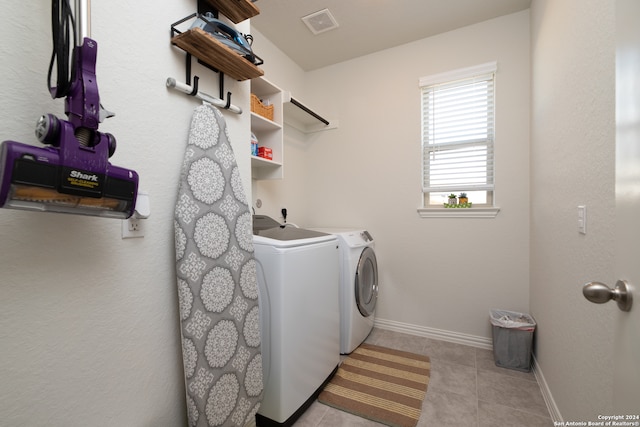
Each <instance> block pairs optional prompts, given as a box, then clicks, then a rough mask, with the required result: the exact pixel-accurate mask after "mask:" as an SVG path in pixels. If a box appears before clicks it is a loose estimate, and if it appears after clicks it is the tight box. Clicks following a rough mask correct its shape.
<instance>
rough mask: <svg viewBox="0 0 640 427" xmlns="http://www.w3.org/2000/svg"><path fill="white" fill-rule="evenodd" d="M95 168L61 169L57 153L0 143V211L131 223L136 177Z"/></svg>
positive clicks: (87, 165) (116, 169) (109, 167)
mask: <svg viewBox="0 0 640 427" xmlns="http://www.w3.org/2000/svg"><path fill="white" fill-rule="evenodd" d="M87 153H89V154H93V153H91V151H88V152H87ZM85 154H86V153H85ZM69 163H73V162H69ZM95 163H96V162H86V163H85V164H84V166H83V167H77V166H80V165H76V166H74V165H73V164H71V165H70V164H64V163H63V162H62V161H61V156H60V152H59V149H57V148H50V147H45V148H38V147H33V146H30V145H26V144H22V143H19V142H14V141H4V142H3V143H2V145H1V146H0V207H4V208H13V209H25V210H32V211H40V212H60V213H70V214H80V215H90V216H101V217H109V218H120V219H125V218H129V217H130V216H131V215H133V212H134V209H135V202H136V196H137V190H138V174H137V173H136V172H135V171H133V170H129V169H124V168H120V167H118V166H113V165H111V164H110V163H109V162H104V163H105V164H104V170H102V169H103V168H102V167H101V168H100V169H101V170H95V169H92V167H93V166H95ZM97 163H98V164H100V163H101V162H97Z"/></svg>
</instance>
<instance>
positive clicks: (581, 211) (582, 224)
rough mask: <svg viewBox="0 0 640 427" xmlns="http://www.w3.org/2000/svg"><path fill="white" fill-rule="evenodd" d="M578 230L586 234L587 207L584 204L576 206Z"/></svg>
mask: <svg viewBox="0 0 640 427" xmlns="http://www.w3.org/2000/svg"><path fill="white" fill-rule="evenodd" d="M578 232H579V233H580V234H587V207H586V206H584V205H581V206H578Z"/></svg>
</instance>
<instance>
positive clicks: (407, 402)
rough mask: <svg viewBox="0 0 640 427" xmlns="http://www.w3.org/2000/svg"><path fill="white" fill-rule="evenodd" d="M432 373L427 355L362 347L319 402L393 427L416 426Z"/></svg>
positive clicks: (346, 364) (343, 365) (347, 361)
mask: <svg viewBox="0 0 640 427" xmlns="http://www.w3.org/2000/svg"><path fill="white" fill-rule="evenodd" d="M430 370H431V364H430V362H429V357H427V356H421V355H418V354H413V353H408V352H406V351H399V350H392V349H389V348H385V347H379V346H375V345H371V344H362V345H360V347H358V348H357V349H355V350H354V351H353V353H351V354H350V355H349V357H347V358H346V359H345V360H344V361H343V362H342V364H341V365H340V368H339V369H338V371H337V372H336V374H335V376H334V377H333V378H332V379H331V381H330V382H329V384H327V386H326V387H325V388H324V390H323V391H322V392H321V393H320V396H318V401H320V402H321V403H324V404H326V405H329V406H333V407H334V408H337V409H340V410H343V411H346V412H350V413H352V414H355V415H358V416H361V417H363V418H367V419H370V420H373V421H376V422H379V423H383V424H387V425H389V426H394V427H414V426H415V425H416V424H417V422H418V419H419V418H420V410H421V408H422V401H423V400H424V397H425V395H426V393H427V385H428V384H429V374H430Z"/></svg>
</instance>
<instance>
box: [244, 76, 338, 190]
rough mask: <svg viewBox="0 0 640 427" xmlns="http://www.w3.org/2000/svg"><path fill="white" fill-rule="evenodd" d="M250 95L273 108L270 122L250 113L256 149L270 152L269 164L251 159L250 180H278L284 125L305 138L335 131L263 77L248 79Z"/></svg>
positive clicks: (281, 168)
mask: <svg viewBox="0 0 640 427" xmlns="http://www.w3.org/2000/svg"><path fill="white" fill-rule="evenodd" d="M251 93H253V94H255V95H257V96H258V98H260V100H261V101H262V103H263V104H265V105H273V120H269V119H267V118H265V117H263V116H261V115H259V114H256V113H254V112H253V111H252V112H251V132H253V133H254V134H255V135H256V137H257V138H258V146H261V147H269V148H271V150H272V152H273V160H267V159H263V158H262V157H256V156H251V177H252V178H253V179H282V177H283V169H284V142H283V141H284V130H283V127H284V124H285V123H286V124H287V125H289V126H292V127H294V128H296V129H298V130H299V131H301V132H303V133H305V134H309V133H314V132H321V131H324V130H329V129H335V128H337V127H338V123H337V122H336V121H329V120H326V119H324V118H322V117H321V116H319V115H318V114H317V113H315V112H314V111H311V110H310V109H309V108H308V107H307V106H305V105H303V104H302V103H300V101H298V100H293V99H292V97H291V93H289V92H286V91H283V90H282V89H280V88H279V87H278V86H276V85H274V84H272V83H270V82H269V81H268V80H267V79H265V78H264V77H258V78H254V79H251ZM325 121H326V122H328V123H325Z"/></svg>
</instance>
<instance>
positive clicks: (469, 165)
mask: <svg viewBox="0 0 640 427" xmlns="http://www.w3.org/2000/svg"><path fill="white" fill-rule="evenodd" d="M494 75H495V63H491V64H484V65H482V66H478V67H472V68H469V69H464V70H457V71H455V72H452V73H444V74H441V75H437V76H432V77H428V78H423V79H421V80H420V86H421V88H422V152H423V184H422V187H423V192H425V193H432V192H450V193H457V192H467V191H493V183H494V181H493V169H494V162H493V159H494V156H493V145H494V144H493V141H494ZM447 79H448V80H447Z"/></svg>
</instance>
